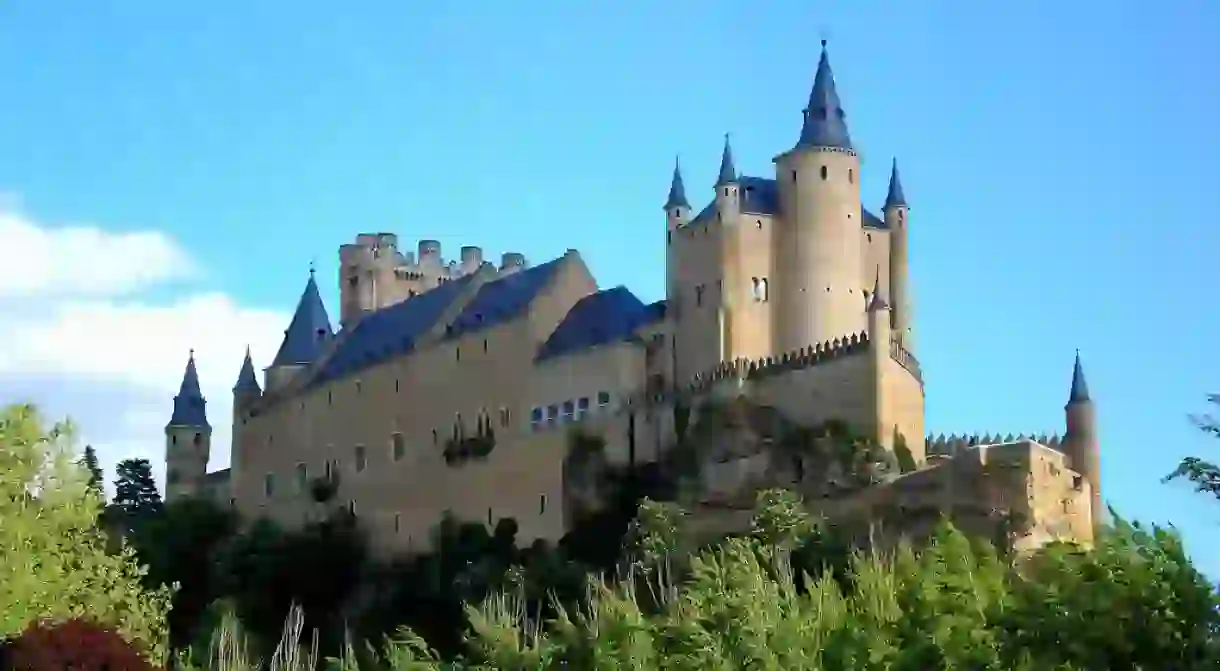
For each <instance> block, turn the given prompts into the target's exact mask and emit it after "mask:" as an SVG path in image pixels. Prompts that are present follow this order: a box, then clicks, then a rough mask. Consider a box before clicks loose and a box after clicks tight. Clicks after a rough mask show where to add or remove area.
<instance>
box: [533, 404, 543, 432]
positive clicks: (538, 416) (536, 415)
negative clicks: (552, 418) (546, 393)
mask: <svg viewBox="0 0 1220 671" xmlns="http://www.w3.org/2000/svg"><path fill="white" fill-rule="evenodd" d="M542 412H543V411H542V408H541V407H535V408H533V409H532V410H530V428H531V429H533V430H535V431H537V430H538V427H539V426H540V425H541V424H542V419H543V415H542Z"/></svg>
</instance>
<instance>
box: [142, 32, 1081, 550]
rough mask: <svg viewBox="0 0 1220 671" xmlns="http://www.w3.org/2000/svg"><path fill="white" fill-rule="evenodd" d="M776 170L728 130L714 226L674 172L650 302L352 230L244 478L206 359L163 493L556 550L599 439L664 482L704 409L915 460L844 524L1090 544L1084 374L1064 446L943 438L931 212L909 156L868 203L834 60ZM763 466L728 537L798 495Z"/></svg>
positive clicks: (238, 393)
mask: <svg viewBox="0 0 1220 671" xmlns="http://www.w3.org/2000/svg"><path fill="white" fill-rule="evenodd" d="M774 163H775V174H774V176H773V177H769V178H763V177H749V176H745V175H740V174H738V172H737V170H736V168H735V165H734V159H733V153H732V150H731V148H730V146H729V141H728V137H727V136H726V138H725V145H724V152H723V156H722V159H721V164H720V171H719V176H718V178H717V180H716V183H715V196H714V198H713V199H712V200H711V202H709V203H708V204H707V205H706V206H705V207H703V208H702V209H699V210H697V211H696V210H694V209H692V208H691V205H690V202H689V201H688V199H687V194H686V188H685V185H684V183H683V180H682V174H681V171H680V167H679V166H678V165H677V164H675V166H674V170H673V176H672V182H671V184H670V188H669V196H668V199H667V200H666V201H665V204H664V222H665V242H664V244H665V246H666V298H665V300H662V301H659V302H656V303H652V304H644V303H643V302H641V301H640V300H639V299H638V298H636V297H635V296H634V295H633V294H632V293H631V292H630V291H628V290H627V289H626V288H623V287H615V288H611V289H599V288H598V286H597V282H596V281H595V280H594V278H593V277H592V275H591V274H590V271H589V269H588V268H587V267H586V265H585V263H584V262H583V261H582V259H581V256H580V254H579V253H578V252H577V251H575V250H568V252H567V253H565V254H564V255H563V256H561V257H559V258H556V259H553V260H550V261H548V262H546V263H542V264H540V265H535V266H530V265H529V264H527V262H526V260H525V258H524V257H523V256H522V255H521V254H517V253H506V254H504V255H503V256H502V257H501V261H500V263H499V264H498V266H497V265H494V264H492V263H489V262H486V261H484V259H483V255H482V251H481V250H480V249H479V248H476V247H463V248H462V250H461V255H460V261H450V262H446V261H445V260H444V259H443V257H442V255H441V248H440V244H439V243H438V242H436V241H433V240H424V241H421V242H420V243H419V245H418V249H417V250H416V253H412V252H411V251H403V250H401V249H400V248H399V245H398V238H397V236H395V235H393V234H388V233H376V234H361V235H358V236H356V240H355V242H354V244H348V245H343V246H342V247H340V250H339V257H340V262H341V264H340V276H339V284H340V297H341V298H340V306H339V311H340V319H339V326H340V328H339V330H338V332H335V331H333V330H332V326H331V321H330V318H329V316H328V313H327V310H326V307H325V306H324V305H323V302H322V299H321V297H320V295H319V293H318V286H317V284H316V278H315V277H314V273H313V271H312V270H311V271H310V274H309V278H308V281H307V282H306V284H305V290H304V292H303V293H302V295H301V297H300V300H299V302H298V303H297V307H296V312H295V314H294V315H293V317H292V320H291V323H290V324H289V325H288V328H287V330H286V331H285V332H284V339H283V343H282V345H281V346H280V348H279V351H278V352H277V353H276V355H275V358H274V359H273V360H272V361H271V365H270V366H268V367H267V368H266V369H265V377H264V383H263V385H260V383H259V381H258V376H257V375H256V373H255V367H254V363H253V361H252V359H251V356H250V354H249V352H247V354H246V358H245V360H244V362H243V363H242V366H241V370H240V373H239V375H238V379H237V383H236V386H234V388H233V395H234V396H233V400H234V404H233V417H232V423H233V441H232V447H231V450H232V452H231V468H230V469H226V470H222V471H216V472H211V473H209V472H208V471H207V464H208V460H209V456H210V452H211V428H210V425H209V423H208V419H207V417H206V413H205V402H204V399H203V397H202V394H201V393H200V390H199V383H198V378H197V372H196V364H195V360H194V356H193V354H192V356H191V358H190V360H189V361H188V363H187V366H186V372H185V375H184V377H183V380H182V386H181V389H180V391H179V393H178V395H177V396H176V397H175V399H174V410H173V416H172V418H171V420H170V421H169V424H168V426H167V427H166V462H167V485H166V498H167V499H170V500H172V499H175V498H179V497H182V496H192V495H194V496H209V497H212V498H213V499H214V500H216V501H218V502H221V503H223V504H225V505H232V506H233V507H235V508H236V510H237V511H238V512H239V513H240V514H241V515H242V516H243V517H245V518H250V519H253V518H258V517H265V518H270V519H272V520H275V521H277V522H279V523H281V524H284V525H287V526H289V527H291V526H294V525H300V524H302V523H304V522H305V521H307V520H308V519H309V518H310V515H311V514H312V513H311V511H312V510H313V509H314V508H315V506H316V502H314V501H313V499H312V498H311V495H310V493H311V487H312V486H313V483H314V482H315V481H316V480H317V479H318V478H323V479H325V480H326V481H329V482H331V483H333V484H334V487H335V489H334V493H335V499H336V500H337V501H338V502H340V503H342V504H343V505H346V506H347V507H349V509H350V510H351V511H352V512H354V513H356V516H357V519H358V520H359V523H360V524H361V525H362V526H363V527H364V528H366V529H367V530H368V532H369V535H370V538H372V539H373V541H374V546H375V547H376V548H378V549H380V550H381V551H385V552H404V551H412V550H417V549H422V548H425V547H427V544H428V542H429V530H430V529H431V528H432V527H433V526H434V525H435V523H436V522H437V521H438V520H439V519H440V517H441V516H442V514H444V513H446V512H448V513H451V514H453V515H455V516H456V517H457V518H459V519H462V520H464V521H484V522H486V523H488V524H493V523H495V522H496V521H497V520H498V519H500V518H507V517H511V518H514V519H515V520H516V522H517V524H518V538H519V540H520V541H522V542H527V543H528V542H530V541H531V540H534V539H539V538H542V539H550V540H556V539H558V538H559V537H560V536H561V535H563V533H565V531H566V530H567V529H568V528H569V527H570V526H571V524H572V511H573V508H574V505H575V504H574V499H575V498H577V494H579V492H576V491H575V488H574V486H573V485H572V481H573V474H572V473H569V472H568V470H569V463H568V461H567V455H568V452H569V444H570V441H571V440H572V438H571V435H572V432H573V431H577V430H578V431H579V432H581V433H583V434H588V435H593V436H597V437H598V438H600V439H601V440H602V441H603V442H604V460H605V462H606V463H609V464H611V465H624V464H643V463H648V462H655V461H657V460H660V459H662V458H663V456H664V455H665V453H666V450H668V449H670V447H671V446H672V445H673V444H674V443H675V440H676V438H677V435H678V433H679V431H680V430H681V429H680V427H678V426H677V423H678V422H677V420H676V417H677V416H678V413H677V412H675V409H676V408H677V407H678V406H679V405H681V406H682V407H685V408H693V409H694V412H695V414H696V415H697V414H698V408H699V407H700V405H701V404H703V403H705V402H711V400H713V399H727V400H728V401H730V402H731V401H732V400H733V399H748V400H749V401H750V402H751V403H752V404H753V405H754V406H756V407H761V408H767V409H772V410H774V411H776V412H778V413H781V414H782V415H783V416H785V417H787V418H789V419H790V420H791V421H792V422H795V423H799V424H802V425H812V424H815V423H818V422H825V421H826V420H829V419H835V420H841V421H842V422H845V423H846V424H847V425H850V426H851V427H852V428H853V429H854V430H855V431H857V432H859V434H861V435H864V436H867V437H869V438H870V439H871V440H872V441H874V442H875V444H878V445H880V446H881V447H883V448H884V449H886V450H890V451H894V450H902V451H904V452H905V453H906V454H905V455H904V456H905V457H906V459H907V460H908V461H909V462H910V463H911V464H912V468H909V469H906V470H907V472H905V473H903V474H902V475H898V476H897V477H892V478H889V479H888V480H887V481H886V482H884V483H883V484H880V485H878V486H876V487H870V488H868V489H867V490H865V491H863V492H859V493H857V494H855V495H853V496H850V497H847V498H846V499H843V500H838V501H833V502H825V503H824V505H823V508H825V510H826V511H827V512H828V513H833V514H862V515H865V516H868V517H873V516H881V517H885V516H890V517H891V518H892V519H896V524H897V526H899V527H902V526H903V525H904V524H906V522H904V520H907V522H909V523H910V524H909V525H910V526H912V528H913V527H914V526H917V524H916V522H915V518H916V517H919V515H920V514H922V513H920V512H919V511H923V512H927V511H929V510H931V511H940V512H949V513H952V514H955V515H956V514H958V513H959V512H961V511H963V510H969V509H972V508H979V509H986V508H987V507H988V506H994V505H995V502H996V500H997V499H996V497H999V499H1002V500H1004V501H1005V502H1006V503H1005V505H1006V506H1008V507H1010V508H1018V509H1020V510H1021V511H1022V512H1023V514H1024V516H1025V518H1026V519H1027V524H1026V529H1025V533H1024V535H1023V537H1024V538H1025V541H1024V542H1027V543H1035V544H1036V543H1041V542H1045V541H1046V540H1049V539H1053V538H1076V539H1081V540H1086V541H1087V540H1089V539H1090V538H1091V537H1092V529H1093V527H1094V525H1095V523H1096V521H1097V520H1098V519H1099V518H1100V514H1101V503H1100V487H1099V481H1098V479H1099V452H1098V441H1097V432H1096V420H1095V417H1094V409H1093V404H1092V401H1091V399H1090V398H1089V395H1088V391H1087V386H1086V384H1085V380H1084V374H1083V371H1082V369H1081V366H1080V360H1079V356H1077V360H1076V366H1075V370H1074V373H1073V378H1072V385H1071V392H1070V397H1069V401H1068V403H1067V406H1066V420H1067V421H1066V432H1065V434H1064V437H1063V438H1062V439H1060V438H1057V437H1052V438H1047V437H1042V438H1024V437H1021V438H1013V437H1011V436H1009V437H1005V438H1001V437H999V436H996V437H994V438H993V437H980V436H973V437H960V438H959V437H951V438H948V439H946V438H944V437H941V438H936V439H933V438H925V437H924V436H925V433H924V380H923V376H922V372H921V370H920V366H919V363H918V360H917V359H916V356H915V354H914V352H915V351H916V328H915V315H914V310H913V301H912V296H911V293H912V292H911V285H910V271H909V266H908V249H909V246H908V235H909V226H908V225H909V224H910V223H911V222H910V218H909V215H910V209H909V207H908V205H907V201H906V198H905V196H904V193H903V189H902V185H901V182H900V180H899V174H898V167H897V162H895V163H894V167H893V170H892V172H891V175H890V181H889V187H888V191H887V193H886V197H885V201H884V204H883V205H882V207H881V209H880V215H875V214H873V213H872V212H870V211H869V210H867V209H865V208H864V207H863V205H862V200H861V185H860V159H859V156H858V155H857V152H856V150H855V149H854V146H853V144H852V140H851V137H850V135H849V133H848V126H847V117H846V114H845V113H844V109H843V107H842V104H841V102H840V99H839V96H838V94H837V92H836V88H835V81H834V77H833V74H832V72H831V66H830V61H829V59H828V56H827V53H826V47H825V43H824V42H823V45H822V54H821V59H820V61H819V63H818V68H817V73H816V75H815V79H814V82H813V87H812V92H811V94H810V97H809V102H808V106H807V107H806V109H805V110H804V113H803V122H802V125H801V129H800V135H799V137H798V139H797V141H796V142H795V144H794V146H792V147H791V148H790V149H788V150H786V151H784V152H783V153H781V154H779V155H778V156H776V157H775V159H774ZM658 228H659V227H658ZM658 244H660V231H658ZM763 442H766V441H763ZM764 452H765V450H764V449H763V447H755V448H750V449H746V450H744V451H743V450H740V449H736V448H734V449H727V450H725V451H723V453H722V454H719V455H717V456H716V457H715V458H714V459H709V460H708V462H707V463H706V464H705V468H704V472H703V476H704V477H703V478H702V481H703V482H704V484H705V486H706V489H707V490H708V493H707V496H706V497H705V502H706V504H707V505H706V508H707V510H708V513H707V515H706V519H714V518H715V517H716V515H720V514H723V513H724V510H725V509H726V507H725V506H724V505H719V506H718V505H716V501H718V500H723V499H725V497H724V496H718V495H717V492H719V493H720V494H724V493H725V492H731V491H732V490H739V489H742V488H748V486H749V485H751V484H753V485H755V486H761V484H764V483H765V481H767V480H768V479H771V480H774V479H775V478H777V477H780V478H781V480H782V479H783V477H787V478H788V480H787V481H786V482H787V484H792V485H794V486H797V487H798V488H799V487H800V486H801V484H802V483H801V479H802V478H803V477H804V476H802V475H800V474H798V475H795V476H794V475H792V474H791V473H789V474H788V475H786V476H783V475H782V473H781V472H783V471H784V469H777V468H776V467H775V462H774V460H773V459H768V458H765V457H766V455H765V454H763V453H764ZM995 464H1006V465H1007V466H1008V468H1007V469H1004V473H1000V470H999V469H996V468H994V465H995ZM789 470H790V469H789ZM1014 473H1015V475H1013V474H1014ZM728 498H732V497H731V496H730V497H728ZM730 508H731V506H730ZM739 512H740V511H737V512H736V513H732V514H737V513H739ZM894 515H896V516H897V517H896V518H895V517H893V516H894ZM925 517H926V516H925ZM730 524H731V522H730Z"/></svg>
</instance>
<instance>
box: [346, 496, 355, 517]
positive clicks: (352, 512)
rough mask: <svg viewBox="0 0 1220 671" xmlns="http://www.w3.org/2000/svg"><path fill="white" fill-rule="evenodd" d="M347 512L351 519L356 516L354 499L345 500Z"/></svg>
mask: <svg viewBox="0 0 1220 671" xmlns="http://www.w3.org/2000/svg"><path fill="white" fill-rule="evenodd" d="M347 512H348V514H349V515H351V516H353V517H355V516H356V499H348V500H347Z"/></svg>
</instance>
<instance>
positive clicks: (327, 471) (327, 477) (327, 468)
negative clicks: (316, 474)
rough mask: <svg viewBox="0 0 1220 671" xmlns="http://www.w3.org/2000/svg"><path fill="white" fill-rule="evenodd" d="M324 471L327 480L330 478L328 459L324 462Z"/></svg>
mask: <svg viewBox="0 0 1220 671" xmlns="http://www.w3.org/2000/svg"><path fill="white" fill-rule="evenodd" d="M325 473H326V479H327V480H330V479H331V470H330V462H329V461H328V462H326V468H325Z"/></svg>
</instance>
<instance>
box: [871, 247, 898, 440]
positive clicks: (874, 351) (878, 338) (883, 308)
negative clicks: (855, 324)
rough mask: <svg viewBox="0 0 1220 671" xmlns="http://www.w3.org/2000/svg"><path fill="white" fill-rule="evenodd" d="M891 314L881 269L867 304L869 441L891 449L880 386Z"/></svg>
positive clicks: (884, 402)
mask: <svg viewBox="0 0 1220 671" xmlns="http://www.w3.org/2000/svg"><path fill="white" fill-rule="evenodd" d="M892 321H893V311H892V310H891V308H890V304H889V303H888V302H887V301H886V299H885V287H884V286H883V285H882V284H881V268H880V267H878V268H877V273H876V275H875V276H874V279H873V293H872V296H871V297H870V298H869V301H868V340H869V349H868V356H869V382H870V384H871V385H872V393H871V394H869V396H870V397H872V399H873V417H872V419H873V422H872V423H873V427H872V431H873V434H874V435H873V438H874V439H875V440H876V441H877V442H878V443H880V444H882V445H885V446H887V447H889V448H893V445H892V443H893V436H892V435H891V434H890V432H888V431H886V430H885V426H886V417H885V410H886V401H887V399H886V395H887V391H886V386H885V384H884V383H883V381H882V380H883V378H884V376H885V367H886V365H887V364H888V363H889V358H890V338H892V337H893V335H892V334H893V330H892V328H891V326H890V324H891V323H892Z"/></svg>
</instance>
